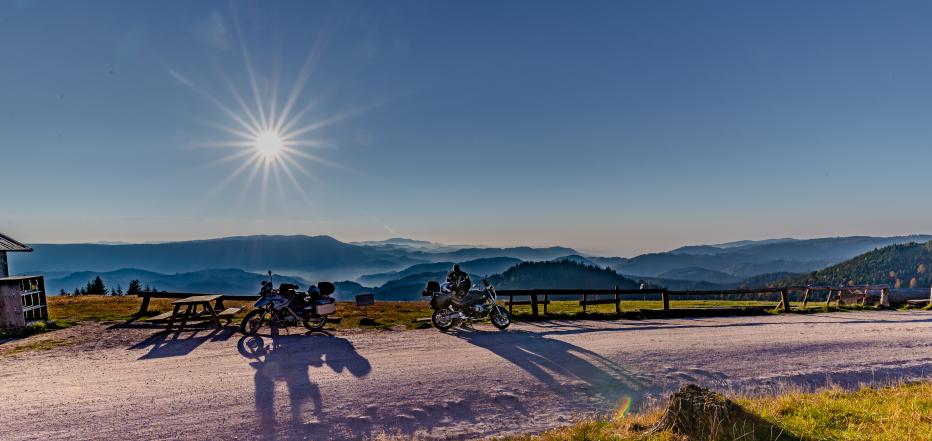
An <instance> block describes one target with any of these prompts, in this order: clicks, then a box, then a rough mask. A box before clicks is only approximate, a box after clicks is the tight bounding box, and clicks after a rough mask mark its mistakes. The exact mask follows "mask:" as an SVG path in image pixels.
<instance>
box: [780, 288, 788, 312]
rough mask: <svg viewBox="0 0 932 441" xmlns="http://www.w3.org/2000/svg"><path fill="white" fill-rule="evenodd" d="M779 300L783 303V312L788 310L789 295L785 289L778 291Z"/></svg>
mask: <svg viewBox="0 0 932 441" xmlns="http://www.w3.org/2000/svg"><path fill="white" fill-rule="evenodd" d="M780 302H781V303H783V312H790V296H789V294H787V292H786V290H785V289H784V290H783V291H780Z"/></svg>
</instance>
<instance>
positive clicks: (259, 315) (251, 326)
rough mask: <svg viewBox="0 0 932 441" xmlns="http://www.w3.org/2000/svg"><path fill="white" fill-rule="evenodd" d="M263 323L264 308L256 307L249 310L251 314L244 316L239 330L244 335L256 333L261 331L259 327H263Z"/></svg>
mask: <svg viewBox="0 0 932 441" xmlns="http://www.w3.org/2000/svg"><path fill="white" fill-rule="evenodd" d="M263 323H265V311H264V310H262V309H255V310H252V311H249V314H246V317H243V321H241V322H239V332H241V333H242V334H243V335H254V334H255V333H257V332H259V328H261V327H262V324H263Z"/></svg>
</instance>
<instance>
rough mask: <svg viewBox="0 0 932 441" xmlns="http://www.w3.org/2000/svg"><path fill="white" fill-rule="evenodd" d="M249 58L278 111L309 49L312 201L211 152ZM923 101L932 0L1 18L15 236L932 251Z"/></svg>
mask: <svg viewBox="0 0 932 441" xmlns="http://www.w3.org/2000/svg"><path fill="white" fill-rule="evenodd" d="M237 25H238V26H237ZM237 28H238V29H239V32H237ZM240 36H241V37H242V38H240ZM241 42H245V46H246V48H247V49H248V52H249V54H250V55H251V57H252V62H253V67H254V71H255V74H256V77H257V79H256V83H257V87H258V89H259V91H260V95H261V96H262V97H264V98H265V99H266V100H268V97H270V96H271V93H272V90H279V100H278V105H279V107H281V105H283V104H284V103H283V102H284V101H285V97H286V96H287V95H288V92H289V90H290V89H291V86H292V84H293V83H294V81H295V80H296V79H297V78H299V77H300V76H301V71H302V65H303V64H304V62H305V59H306V56H307V55H308V53H311V51H312V50H315V48H316V51H315V52H312V61H313V69H312V70H311V71H310V72H311V73H310V76H309V77H308V78H309V79H308V81H307V85H306V87H305V88H304V89H303V90H302V92H301V93H300V94H299V96H298V97H297V98H298V99H297V100H296V105H295V107H296V108H303V107H304V106H305V105H307V104H309V103H310V104H313V106H312V107H310V111H308V112H307V113H306V114H305V115H304V116H303V117H302V118H301V121H300V122H299V124H298V126H303V125H309V124H315V123H318V122H321V121H325V122H327V124H321V127H320V128H319V129H318V130H314V131H311V132H309V133H306V134H304V136H305V137H306V138H307V139H308V140H314V141H317V142H321V143H323V144H324V145H325V146H324V147H322V148H321V147H313V148H311V147H306V148H303V149H304V150H305V151H307V152H310V153H312V154H314V155H316V156H318V157H320V158H323V159H324V160H325V161H324V162H323V163H322V162H316V161H310V160H307V159H305V158H302V157H297V158H296V160H297V161H298V162H299V163H300V164H301V165H302V166H303V167H304V168H305V169H306V170H307V171H308V172H309V174H310V175H311V176H307V175H304V174H301V173H296V175H295V181H297V182H298V184H299V185H300V186H301V188H303V192H304V193H305V194H304V195H303V196H302V195H301V192H298V191H296V190H295V186H294V183H292V182H291V181H290V180H288V179H283V184H282V185H281V189H282V190H281V192H279V190H278V189H277V188H278V187H277V186H276V185H274V184H275V180H274V179H271V180H270V184H269V186H268V187H267V188H266V190H265V191H263V190H262V187H261V185H260V182H261V178H260V179H256V180H254V181H253V182H248V179H247V174H248V173H244V174H243V175H240V176H238V177H236V178H235V179H232V180H230V179H228V176H230V175H231V174H232V173H233V172H234V170H236V169H237V168H238V167H240V165H241V164H242V160H232V161H226V162H220V163H217V161H218V160H219V159H221V158H223V157H225V156H227V155H229V154H230V152H231V151H232V150H230V149H223V148H217V147H205V144H207V143H211V142H217V141H227V140H230V138H231V136H230V134H229V133H226V132H224V131H223V130H220V129H218V126H220V125H222V126H235V125H236V122H235V121H234V120H233V118H232V117H231V116H230V115H229V114H227V113H224V112H223V111H221V110H220V108H219V107H218V106H217V105H215V103H213V102H211V99H210V98H208V94H209V95H210V96H213V97H215V98H216V99H217V100H219V101H220V102H222V103H224V105H226V106H228V107H230V108H232V109H234V110H236V111H237V113H239V114H240V115H242V112H239V107H238V106H237V101H236V100H235V95H234V94H233V93H232V92H231V89H230V88H228V87H227V86H226V85H225V82H224V78H229V81H230V82H231V83H232V84H233V89H232V90H236V91H238V93H240V94H241V95H242V96H243V97H244V100H246V101H248V102H249V103H250V104H252V99H253V96H254V95H253V93H252V89H251V86H250V80H249V76H248V70H247V69H246V64H245V63H244V58H243V51H242V45H241ZM930 79H932V3H929V2H924V1H916V2H855V1H839V2H830V1H818V2H813V1H798V2H795V1H788V2H756V1H735V2H694V1H684V2H665V1H656V2H655V1H651V2H647V1H645V2H634V1H632V2H623V1H610V2H559V3H557V2H540V1H532V2H491V1H480V2H440V1H422V2H396V1H392V2H382V1H379V2H345V1H341V2H334V3H327V2H297V1H296V2H262V3H259V2H244V3H240V2H233V3H232V4H231V3H228V2H226V1H219V2H210V1H198V2H188V1H177V2H170V1H159V2H155V1H152V2H126V1H112V2H109V1H86V2H85V1H81V2H77V1H59V2H52V1H3V2H0V84H2V87H0V162H2V184H0V185H2V191H0V203H2V210H0V231H4V232H6V233H8V234H10V235H13V236H14V237H18V238H20V239H22V240H25V241H29V242H82V241H157V240H170V239H190V238H204V237H217V236H225V235H233V234H255V233H289V234H290V233H302V234H330V235H333V236H335V237H337V238H339V239H343V240H363V239H378V238H385V237H389V236H406V237H414V238H420V239H428V240H435V241H442V242H447V243H477V244H487V245H513V244H529V245H550V244H560V245H566V246H573V247H577V248H579V249H582V250H586V251H592V252H598V253H603V254H613V255H630V254H634V253H637V252H642V251H648V250H663V249H669V248H672V247H675V246H678V245H681V244H684V243H709V242H723V241H729V240H737V239H749V238H750V239H754V238H767V237H784V236H795V237H813V236H825V235H848V234H884V235H887V234H907V233H916V232H926V233H928V232H930V231H932V207H930V205H929V204H928V200H929V194H928V191H929V188H930V185H929V173H928V169H929V168H930V165H932V145H930V143H932V81H930ZM185 83H187V84H188V85H186V84H185ZM189 85H192V86H194V87H193V88H192V87H189ZM334 117H336V118H334ZM331 163H332V164H331ZM211 164H212V165H211ZM292 170H294V168H292ZM223 182H227V183H226V185H225V186H222V187H221V186H220V184H221V183H223ZM283 201H284V202H283Z"/></svg>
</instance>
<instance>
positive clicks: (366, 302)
mask: <svg viewBox="0 0 932 441" xmlns="http://www.w3.org/2000/svg"><path fill="white" fill-rule="evenodd" d="M374 304H375V295H373V294H359V295H357V296H356V307H357V308H359V307H361V308H363V311H365V314H366V317H365V318H364V319H362V320H360V323H361V324H365V323H369V322H371V321H372V319H371V318H369V306H370V305H374Z"/></svg>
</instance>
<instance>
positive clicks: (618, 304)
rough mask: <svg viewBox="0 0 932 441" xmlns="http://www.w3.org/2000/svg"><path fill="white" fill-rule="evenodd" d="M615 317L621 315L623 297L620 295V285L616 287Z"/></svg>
mask: <svg viewBox="0 0 932 441" xmlns="http://www.w3.org/2000/svg"><path fill="white" fill-rule="evenodd" d="M615 315H621V297H620V296H619V295H618V285H615Z"/></svg>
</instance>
